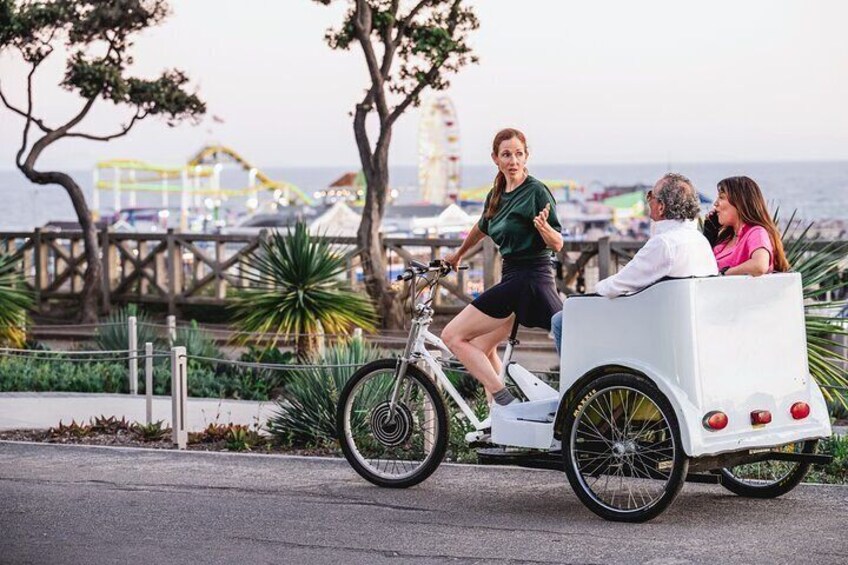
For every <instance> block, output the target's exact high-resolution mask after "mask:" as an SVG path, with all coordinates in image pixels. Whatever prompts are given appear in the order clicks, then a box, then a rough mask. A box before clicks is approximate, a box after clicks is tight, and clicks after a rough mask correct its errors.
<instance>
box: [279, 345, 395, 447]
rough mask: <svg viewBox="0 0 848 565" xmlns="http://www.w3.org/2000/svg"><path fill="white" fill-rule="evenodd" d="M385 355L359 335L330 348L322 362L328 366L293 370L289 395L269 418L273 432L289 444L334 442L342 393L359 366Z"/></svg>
mask: <svg viewBox="0 0 848 565" xmlns="http://www.w3.org/2000/svg"><path fill="white" fill-rule="evenodd" d="M382 357H384V354H383V353H382V352H381V351H380V350H379V349H376V348H374V347H371V346H370V345H368V344H366V343H365V342H364V341H363V340H362V339H358V338H355V339H351V340H350V341H349V342H347V343H342V344H339V345H336V346H333V347H330V348H328V349H327V353H326V355H325V357H324V358H323V360H322V361H321V363H322V364H323V365H325V366H323V367H316V368H309V369H301V370H295V371H292V374H291V379H290V381H289V383H288V386H287V387H286V393H285V396H284V398H282V399H280V400H279V401H278V402H277V407H278V410H277V412H276V413H275V414H274V416H273V417H272V418H271V419H270V420H269V421H268V429H269V431H270V432H271V434H272V435H274V436H276V438H277V440H278V441H279V442H280V443H282V444H285V445H294V446H304V445H327V444H332V443H334V442H335V441H336V406H337V405H338V402H339V393H340V392H341V390H342V388H344V385H345V383H347V380H348V379H349V378H350V377H351V375H353V373H354V372H356V370H357V368H359V367H360V366H362V365H365V364H366V363H370V362H371V361H374V360H376V359H380V358H382ZM332 365H354V366H343V367H333V366H332Z"/></svg>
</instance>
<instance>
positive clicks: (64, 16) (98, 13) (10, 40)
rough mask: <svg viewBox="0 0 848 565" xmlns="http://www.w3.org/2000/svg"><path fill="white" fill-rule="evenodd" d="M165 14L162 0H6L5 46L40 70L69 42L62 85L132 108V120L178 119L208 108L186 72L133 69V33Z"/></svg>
mask: <svg viewBox="0 0 848 565" xmlns="http://www.w3.org/2000/svg"><path fill="white" fill-rule="evenodd" d="M167 15H168V3H167V2H165V1H164V0H112V1H110V2H100V1H96V0H53V1H52V2H26V3H18V2H15V1H14V0H2V1H0V30H2V31H0V51H2V50H4V49H5V48H12V49H16V50H17V51H18V52H19V53H20V55H21V57H22V58H23V60H24V61H26V62H27V63H30V64H32V65H33V69H34V68H35V67H37V66H38V65H39V64H41V63H42V62H43V61H44V59H46V58H47V57H48V56H50V55H51V54H52V53H53V52H54V50H57V47H59V46H60V45H63V46H64V49H63V51H65V52H67V53H68V61H67V65H66V70H65V77H64V80H63V81H62V84H61V86H62V87H63V88H65V89H66V90H70V91H75V92H77V93H78V94H79V95H80V96H81V97H82V98H84V99H86V100H91V101H93V100H94V99H96V98H98V97H99V98H102V99H104V100H108V101H111V102H113V103H115V104H123V105H127V106H130V107H133V108H135V119H134V120H133V122H134V121H136V120H137V119H143V118H145V117H146V116H148V115H157V114H158V115H166V116H167V117H168V123H169V124H173V123H175V122H177V121H179V120H183V119H187V118H190V119H194V118H196V117H198V116H200V115H202V114H203V113H204V112H205V111H206V106H205V105H204V103H203V102H202V101H201V100H200V99H199V98H198V97H197V96H196V95H195V94H190V93H188V92H186V90H185V86H186V83H187V82H188V78H187V77H186V75H185V74H184V73H182V72H181V71H178V70H169V71H165V72H164V73H162V74H161V75H160V76H159V77H157V78H155V79H152V80H150V79H141V78H137V77H131V76H128V75H127V69H128V67H129V66H130V65H131V64H132V62H133V59H132V56H131V55H130V48H131V47H132V45H133V42H132V36H134V35H136V34H138V33H140V32H142V31H144V30H145V29H147V28H149V27H151V26H155V25H159V24H160V23H162V22H163V21H164V19H165V17H166V16H167ZM85 112H87V110H85ZM83 115H84V114H83ZM127 129H129V127H127Z"/></svg>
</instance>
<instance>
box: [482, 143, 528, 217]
mask: <svg viewBox="0 0 848 565" xmlns="http://www.w3.org/2000/svg"><path fill="white" fill-rule="evenodd" d="M513 138H518V141H520V142H521V144H522V145H523V146H524V153H525V154H526V153H527V138H525V137H524V134H523V133H521V132H520V131H518V130H517V129H513V128H506V129H502V130H501V131H499V132H498V133H497V135H495V139H494V141H492V155H497V154H498V150H499V149H500V147H501V143H503V142H504V141H507V140H510V139H513ZM504 190H506V176H505V175H504V174H503V173H502V172H501V171H500V170H498V175H497V176H496V177H495V183H494V185H493V186H492V196H491V197H490V198H489V206H488V207H487V208H486V212H485V213H484V216H485V217H486V219H487V220H491V219H492V216H494V215H495V212H497V211H498V207H499V206H500V205H501V196H502V195H503V193H504Z"/></svg>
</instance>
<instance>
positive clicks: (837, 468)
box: [804, 435, 848, 485]
mask: <svg viewBox="0 0 848 565" xmlns="http://www.w3.org/2000/svg"><path fill="white" fill-rule="evenodd" d="M817 452H818V453H822V454H826V455H832V456H833V461H831V462H830V463H828V464H827V465H823V466H818V465H816V466H813V468H812V470H811V471H810V472H809V473H808V474H807V477H806V478H805V479H804V481H805V482H808V483H825V484H837V485H844V484H848V436H839V435H834V436H831V437H829V438H827V439H825V440H821V441H819V445H818V449H817Z"/></svg>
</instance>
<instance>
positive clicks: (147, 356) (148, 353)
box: [144, 341, 153, 425]
mask: <svg viewBox="0 0 848 565" xmlns="http://www.w3.org/2000/svg"><path fill="white" fill-rule="evenodd" d="M144 400H145V412H144V413H145V417H146V418H145V421H146V422H147V424H148V425H149V424H152V423H153V344H152V343H150V342H149V341H148V342H147V343H145V344H144Z"/></svg>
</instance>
